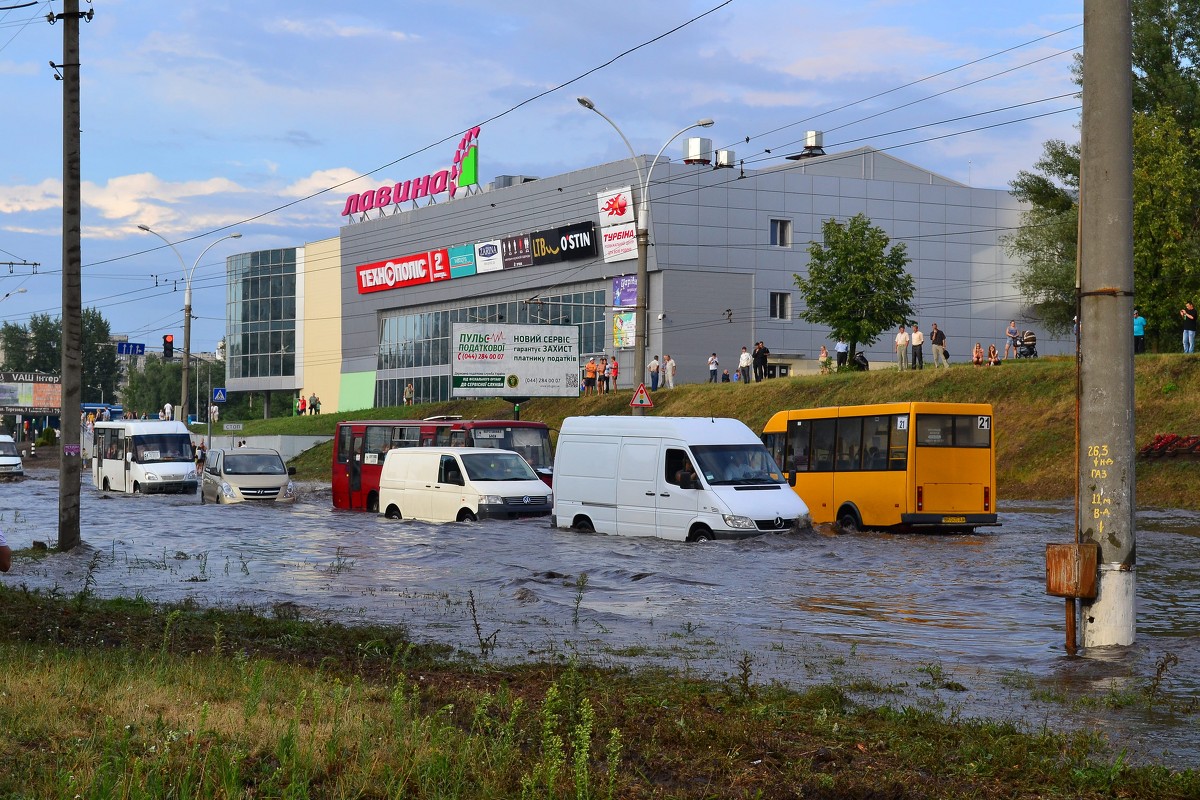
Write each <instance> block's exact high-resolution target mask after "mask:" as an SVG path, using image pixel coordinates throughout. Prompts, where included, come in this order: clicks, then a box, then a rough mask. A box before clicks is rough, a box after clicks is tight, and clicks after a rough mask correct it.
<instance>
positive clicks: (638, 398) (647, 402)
mask: <svg viewBox="0 0 1200 800" xmlns="http://www.w3.org/2000/svg"><path fill="white" fill-rule="evenodd" d="M629 405H630V406H632V407H633V408H654V402H653V401H652V400H651V399H650V393H649V392H647V391H646V384H644V383H641V384H638V388H637V391H636V392H634V393H633V399H632V400H630V401H629Z"/></svg>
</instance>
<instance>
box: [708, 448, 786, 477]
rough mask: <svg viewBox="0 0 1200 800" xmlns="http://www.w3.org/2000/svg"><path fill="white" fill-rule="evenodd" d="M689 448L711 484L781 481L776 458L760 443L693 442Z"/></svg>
mask: <svg viewBox="0 0 1200 800" xmlns="http://www.w3.org/2000/svg"><path fill="white" fill-rule="evenodd" d="M692 452H693V453H694V454H695V455H696V460H697V461H699V462H700V472H702V473H703V474H704V479H705V480H706V481H708V483H709V485H710V486H750V485H754V484H763V483H783V482H784V481H783V475H782V474H781V473H780V471H779V467H778V466H776V465H775V459H773V458H771V454H770V453H769V452H767V448H765V447H763V446H762V445H761V444H720V445H694V446H693V447H692Z"/></svg>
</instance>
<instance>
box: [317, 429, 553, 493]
mask: <svg viewBox="0 0 1200 800" xmlns="http://www.w3.org/2000/svg"><path fill="white" fill-rule="evenodd" d="M393 447H497V448H500V449H502V450H514V451H516V452H518V453H520V454H521V455H522V456H523V457H524V458H525V460H526V461H528V462H529V465H530V466H531V467H533V469H534V471H535V472H537V474H538V476H539V477H541V479H542V480H543V481H545V482H546V484H547V485H549V484H550V480H551V473H552V470H553V467H554V451H553V450H552V449H551V447H550V428H549V427H547V425H546V424H545V423H544V422H523V421H519V420H503V419H458V418H454V417H431V418H429V419H401V420H345V421H342V422H339V423H338V425H337V433H336V436H335V438H334V445H333V507H334V508H344V509H350V510H354V511H378V510H379V472H380V470H382V469H383V457H384V455H385V454H386V453H387V451H388V450H391V449H392V448H393Z"/></svg>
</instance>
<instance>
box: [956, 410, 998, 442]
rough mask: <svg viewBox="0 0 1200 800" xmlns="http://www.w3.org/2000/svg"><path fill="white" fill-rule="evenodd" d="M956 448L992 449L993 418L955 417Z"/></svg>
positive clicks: (982, 416)
mask: <svg viewBox="0 0 1200 800" xmlns="http://www.w3.org/2000/svg"><path fill="white" fill-rule="evenodd" d="M954 446H955V447H991V446H992V418H991V417H989V416H984V415H980V416H976V417H972V416H967V415H957V416H955V417H954Z"/></svg>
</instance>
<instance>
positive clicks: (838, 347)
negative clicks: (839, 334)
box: [833, 339, 850, 372]
mask: <svg viewBox="0 0 1200 800" xmlns="http://www.w3.org/2000/svg"><path fill="white" fill-rule="evenodd" d="M833 354H834V357H835V358H836V359H837V368H838V372H841V371H842V367H844V366H846V360H847V359H848V358H850V343H849V342H847V341H846V340H845V339H838V340H837V344H835V345H834V346H833Z"/></svg>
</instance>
